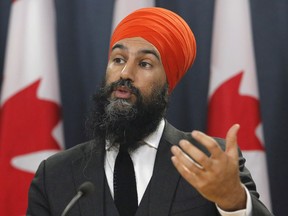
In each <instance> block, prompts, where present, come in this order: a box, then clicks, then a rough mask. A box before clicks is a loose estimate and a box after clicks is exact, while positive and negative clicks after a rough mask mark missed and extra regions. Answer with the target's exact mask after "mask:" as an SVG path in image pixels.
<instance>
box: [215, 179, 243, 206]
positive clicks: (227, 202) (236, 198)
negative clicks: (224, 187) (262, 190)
mask: <svg viewBox="0 0 288 216" xmlns="http://www.w3.org/2000/svg"><path fill="white" fill-rule="evenodd" d="M246 200H247V194H246V191H245V188H244V186H243V185H242V184H241V185H240V187H239V188H237V189H236V190H234V191H233V192H232V193H230V195H229V196H226V198H225V199H223V200H221V201H220V202H218V203H216V204H217V206H218V207H219V208H220V209H222V210H224V211H228V212H229V211H238V210H241V209H245V208H246Z"/></svg>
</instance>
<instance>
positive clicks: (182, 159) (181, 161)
mask: <svg viewBox="0 0 288 216" xmlns="http://www.w3.org/2000/svg"><path fill="white" fill-rule="evenodd" d="M171 151H172V153H173V154H174V156H175V158H176V159H177V162H178V165H180V166H183V167H185V169H187V170H189V172H192V173H194V174H196V175H199V174H200V171H201V168H200V169H199V165H198V166H197V165H196V162H194V161H193V160H192V159H191V158H190V157H189V156H188V155H187V154H185V153H184V152H183V151H182V150H181V149H180V148H179V147H178V146H173V147H172V148H171Z"/></svg>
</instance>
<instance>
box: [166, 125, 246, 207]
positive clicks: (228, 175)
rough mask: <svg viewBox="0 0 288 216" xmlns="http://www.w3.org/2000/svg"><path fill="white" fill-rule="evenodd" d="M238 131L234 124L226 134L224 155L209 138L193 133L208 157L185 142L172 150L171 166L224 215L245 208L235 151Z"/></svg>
mask: <svg viewBox="0 0 288 216" xmlns="http://www.w3.org/2000/svg"><path fill="white" fill-rule="evenodd" d="M239 128H240V126H239V125H238V124H235V125H233V126H232V127H231V128H230V129H229V130H228V132H227V135H226V150H225V151H223V150H222V149H221V148H220V146H219V145H218V143H217V142H216V140H214V139H213V138H212V137H210V136H207V135H206V134H204V133H202V132H199V131H193V132H192V137H193V138H194V139H195V140H197V141H198V142H200V143H201V144H202V145H204V146H205V147H206V148H207V150H208V151H209V152H210V154H211V155H210V156H207V155H206V154H204V153H203V152H202V151H200V150H199V149H198V148H197V147H195V146H194V145H193V144H191V143H190V142H188V141H187V140H181V141H180V142H179V145H180V147H181V149H180V148H179V147H178V146H173V147H172V148H171V151H172V153H173V156H172V162H173V164H174V166H175V167H176V169H177V170H178V172H179V173H180V175H181V176H182V177H183V178H184V179H186V181H188V182H189V183H190V184H191V185H192V186H193V187H194V188H196V190H197V191H198V192H199V193H200V194H201V195H202V196H203V197H205V198H206V199H208V200H210V201H212V202H214V203H216V204H217V205H218V206H219V207H220V208H221V209H222V210H225V211H236V210H240V209H244V208H246V192H245V189H244V188H243V186H242V185H241V181H240V177H239V165H238V148H237V132H238V130H239ZM192 158H193V159H192ZM193 160H195V161H196V162H195V161H193Z"/></svg>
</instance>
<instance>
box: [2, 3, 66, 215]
mask: <svg viewBox="0 0 288 216" xmlns="http://www.w3.org/2000/svg"><path fill="white" fill-rule="evenodd" d="M11 3H12V7H11V13H10V21H9V30H8V38H7V46H6V54H5V63H4V77H3V83H2V91H1V107H0V109H1V112H0V173H1V178H0V185H1V187H0V215H7V216H8V215H9V216H19V215H25V214H26V208H27V196H28V189H29V186H30V182H31V180H32V178H33V175H34V173H35V170H36V169H37V167H38V165H39V163H40V162H41V161H42V160H43V159H45V158H46V157H48V156H50V155H51V154H54V153H55V152H57V151H59V150H60V149H62V147H63V145H64V141H63V140H64V139H63V131H62V121H61V118H60V95H59V86H58V73H57V56H56V41H55V36H56V35H55V14H54V12H55V11H54V10H55V9H54V1H53V0H15V1H12V2H11Z"/></svg>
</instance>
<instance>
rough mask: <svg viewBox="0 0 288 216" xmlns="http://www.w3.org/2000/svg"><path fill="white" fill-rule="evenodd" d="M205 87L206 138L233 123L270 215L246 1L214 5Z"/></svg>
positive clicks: (220, 134)
mask: <svg viewBox="0 0 288 216" xmlns="http://www.w3.org/2000/svg"><path fill="white" fill-rule="evenodd" d="M213 29H214V30H213V39H212V56H211V77H210V86H209V107H208V125H207V128H208V130H207V133H208V134H209V135H212V136H218V137H225V136H226V133H227V131H228V129H229V128H230V127H231V126H232V125H233V124H235V123H239V124H240V126H241V128H240V131H239V133H238V144H239V147H240V148H241V150H242V151H243V154H244V157H245V158H246V159H247V162H246V166H247V167H248V169H249V170H250V171H251V174H252V177H253V178H254V180H255V182H256V185H257V190H258V192H259V193H260V199H261V200H262V201H263V202H264V203H265V204H266V206H267V207H268V208H269V209H271V202H270V192H269V179H268V174H267V165H266V154H265V146H264V139H263V131H262V123H261V116H260V103H259V94H258V87H257V74H256V66H255V56H254V48H253V39H252V25H251V18H250V7H249V1H248V0H233V1H231V0H217V1H216V4H215V12H214V26H213Z"/></svg>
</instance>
